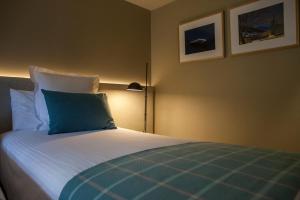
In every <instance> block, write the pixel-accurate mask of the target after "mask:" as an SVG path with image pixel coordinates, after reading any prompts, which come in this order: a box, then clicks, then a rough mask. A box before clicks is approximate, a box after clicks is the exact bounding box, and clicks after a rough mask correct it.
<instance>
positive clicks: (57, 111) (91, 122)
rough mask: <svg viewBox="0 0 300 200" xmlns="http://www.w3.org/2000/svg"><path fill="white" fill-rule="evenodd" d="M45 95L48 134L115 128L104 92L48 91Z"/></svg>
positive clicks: (43, 91)
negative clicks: (48, 119) (48, 120)
mask: <svg viewBox="0 0 300 200" xmlns="http://www.w3.org/2000/svg"><path fill="white" fill-rule="evenodd" d="M42 93H43V94H44V96H45V100H46V104H47V108H48V113H49V118H50V124H49V128H50V129H49V131H48V134H49V135H52V134H59V133H70V132H78V131H90V130H102V129H115V128H116V126H115V124H114V120H113V118H112V116H111V113H110V110H109V106H108V103H107V97H106V94H103V93H99V94H84V93H66V92H56V91H48V90H44V89H42Z"/></svg>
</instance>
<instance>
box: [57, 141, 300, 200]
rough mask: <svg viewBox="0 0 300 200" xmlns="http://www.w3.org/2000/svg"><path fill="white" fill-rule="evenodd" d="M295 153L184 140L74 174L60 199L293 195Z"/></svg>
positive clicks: (297, 167) (299, 157) (232, 199)
mask: <svg viewBox="0 0 300 200" xmlns="http://www.w3.org/2000/svg"><path fill="white" fill-rule="evenodd" d="M299 190H300V154H292V153H284V152H278V151H269V150H261V149H256V148H246V147H241V146H235V145H226V144H216V143H187V144H181V145H175V146H170V147H163V148H157V149H151V150H147V151H143V152H138V153H135V154H131V155H127V156H124V157H121V158H117V159H114V160H111V161H108V162H105V163H102V164H99V165H97V166H94V167H92V168H90V169H88V170H85V171H83V172H82V173H80V174H78V175H77V176H75V177H74V178H73V179H72V180H70V181H69V182H68V183H67V184H66V186H65V187H64V189H63V191H62V193H61V195H60V198H59V199H60V200H75V199H76V200H88V199H94V200H97V199H101V200H110V199H117V200H124V199H132V200H138V199H147V200H148V199H149V200H161V199H165V200H179V199H190V200H193V199H202V200H227V199H228V200H244V199H251V200H256V199H263V200H264V199H265V200H270V199H282V200H294V199H295V197H296V195H297V193H298V191H299Z"/></svg>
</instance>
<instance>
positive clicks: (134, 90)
mask: <svg viewBox="0 0 300 200" xmlns="http://www.w3.org/2000/svg"><path fill="white" fill-rule="evenodd" d="M126 90H128V91H132V92H142V91H143V90H136V89H126Z"/></svg>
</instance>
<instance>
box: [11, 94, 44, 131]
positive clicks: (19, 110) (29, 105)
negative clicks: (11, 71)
mask: <svg viewBox="0 0 300 200" xmlns="http://www.w3.org/2000/svg"><path fill="white" fill-rule="evenodd" d="M10 99H11V110H12V125H13V130H14V131H19V130H34V131H36V130H38V127H39V124H40V121H39V119H38V118H37V117H36V114H35V107H34V93H33V92H32V91H23V90H14V89H10Z"/></svg>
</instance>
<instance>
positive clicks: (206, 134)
mask: <svg viewBox="0 0 300 200" xmlns="http://www.w3.org/2000/svg"><path fill="white" fill-rule="evenodd" d="M243 2H247V1H245V0H213V1H212V0H177V1H175V2H174V3H172V4H169V5H167V6H165V7H162V8H160V9H158V10H155V11H153V12H152V16H151V20H152V22H151V28H152V33H151V34H152V35H151V36H152V40H151V41H152V42H151V45H152V80H153V84H154V85H155V87H156V91H157V92H156V109H155V112H156V113H155V114H156V121H155V123H156V132H157V133H161V134H164V135H170V136H175V137H182V138H194V139H198V140H208V141H217V142H225V143H234V144H243V145H251V146H259V147H267V148H274V149H283V150H290V151H300V78H299V77H300V56H299V55H300V48H292V49H285V50H276V51H271V52H262V53H257V54H253V55H243V56H238V57H230V56H227V57H226V58H225V59H220V60H212V61H200V62H193V63H186V64H179V57H178V24H179V23H180V22H183V21H186V20H189V19H193V18H195V17H197V16H202V15H207V14H210V13H212V12H215V11H219V10H222V9H224V10H225V9H227V8H229V7H230V6H233V5H236V4H239V3H243ZM228 23H229V22H228V12H227V13H226V40H227V41H229V31H228ZM226 47H227V48H226V49H227V52H229V44H228V42H226Z"/></svg>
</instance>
